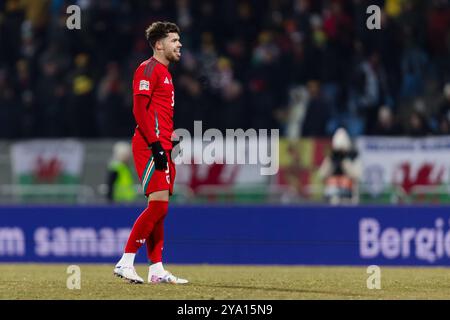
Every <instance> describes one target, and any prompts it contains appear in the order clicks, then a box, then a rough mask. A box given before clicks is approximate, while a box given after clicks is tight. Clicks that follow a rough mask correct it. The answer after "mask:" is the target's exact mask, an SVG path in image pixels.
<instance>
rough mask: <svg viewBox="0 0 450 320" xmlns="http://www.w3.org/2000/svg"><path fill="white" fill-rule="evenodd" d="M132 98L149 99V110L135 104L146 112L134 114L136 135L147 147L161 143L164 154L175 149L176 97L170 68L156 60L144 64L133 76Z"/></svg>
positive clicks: (134, 106) (134, 111)
mask: <svg viewBox="0 0 450 320" xmlns="http://www.w3.org/2000/svg"><path fill="white" fill-rule="evenodd" d="M133 95H134V96H136V95H144V96H148V97H149V98H150V101H149V103H148V104H147V105H146V106H142V105H140V104H139V103H136V100H135V103H134V104H133V108H134V109H136V108H145V109H146V110H145V111H144V110H139V112H136V111H137V110H133V113H134V117H135V120H136V123H137V126H136V129H135V135H136V136H141V137H142V138H143V139H144V140H145V142H146V143H147V144H150V143H153V142H155V141H157V140H159V141H160V142H161V146H162V147H163V148H164V149H165V150H170V149H172V142H171V137H172V133H173V107H174V105H175V93H174V87H173V83H172V76H171V75H170V72H169V70H168V68H167V66H165V65H164V64H162V63H161V62H159V61H158V60H156V59H155V58H153V57H152V58H150V59H148V60H146V61H144V62H142V63H141V65H140V66H139V67H138V68H137V69H136V72H135V73H134V78H133ZM142 117H143V118H142ZM144 122H145V123H144ZM139 124H141V125H139Z"/></svg>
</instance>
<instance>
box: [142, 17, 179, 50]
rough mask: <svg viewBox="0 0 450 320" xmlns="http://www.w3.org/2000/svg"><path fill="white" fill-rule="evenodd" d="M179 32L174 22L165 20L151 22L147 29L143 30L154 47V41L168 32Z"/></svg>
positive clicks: (165, 35) (162, 37)
mask: <svg viewBox="0 0 450 320" xmlns="http://www.w3.org/2000/svg"><path fill="white" fill-rule="evenodd" d="M172 32H174V33H178V34H179V33H180V28H178V26H177V25H176V24H175V23H172V22H167V21H164V22H162V21H157V22H153V23H152V24H151V25H150V26H149V27H148V28H147V30H145V37H146V38H147V41H148V42H149V43H150V46H151V47H152V48H155V44H156V41H158V40H161V39H164V38H165V37H167V35H168V34H169V33H172Z"/></svg>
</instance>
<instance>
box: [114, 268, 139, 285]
mask: <svg viewBox="0 0 450 320" xmlns="http://www.w3.org/2000/svg"><path fill="white" fill-rule="evenodd" d="M114 275H115V276H117V277H119V278H124V279H126V280H128V281H129V282H130V283H144V279H142V278H141V277H139V275H138V274H137V273H136V269H135V268H134V267H133V266H115V268H114Z"/></svg>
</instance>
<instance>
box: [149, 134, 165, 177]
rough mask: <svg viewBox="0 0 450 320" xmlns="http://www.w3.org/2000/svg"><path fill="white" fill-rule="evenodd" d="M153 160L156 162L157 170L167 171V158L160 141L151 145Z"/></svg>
mask: <svg viewBox="0 0 450 320" xmlns="http://www.w3.org/2000/svg"><path fill="white" fill-rule="evenodd" d="M150 147H151V149H152V154H153V159H154V160H155V169H156V170H161V171H164V170H166V169H167V156H166V152H165V151H164V149H163V148H162V147H161V143H160V142H159V141H156V142H153V143H152V144H150Z"/></svg>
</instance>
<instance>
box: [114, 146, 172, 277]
mask: <svg viewBox="0 0 450 320" xmlns="http://www.w3.org/2000/svg"><path fill="white" fill-rule="evenodd" d="M132 148H133V157H134V163H135V166H136V171H137V173H138V175H139V177H140V179H141V181H142V186H143V189H144V192H145V193H146V195H148V193H149V192H150V191H147V188H148V186H149V184H150V180H152V175H153V174H154V172H155V168H154V161H153V157H152V155H151V152H150V150H149V149H148V148H147V146H146V145H145V144H143V143H142V142H139V140H135V138H133V142H132ZM166 213H167V201H162V202H158V201H155V202H149V203H148V206H147V208H145V210H144V211H143V212H142V213H141V214H140V216H139V217H138V218H137V219H136V221H135V223H134V225H133V228H132V229H131V233H130V235H129V237H128V241H127V243H126V246H125V250H124V253H123V255H122V258H121V259H120V261H119V262H118V263H117V264H116V266H115V268H114V274H115V275H117V276H119V277H123V278H126V279H128V280H130V281H132V282H137V283H143V279H142V278H141V277H139V276H138V275H137V273H136V270H135V268H134V258H135V256H136V253H137V251H138V250H139V248H140V247H141V246H142V245H143V244H144V243H145V240H146V239H147V238H148V236H149V234H150V233H151V231H152V229H153V227H154V225H155V224H156V222H157V221H159V220H160V219H161V217H162V216H163V215H165V214H166Z"/></svg>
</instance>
